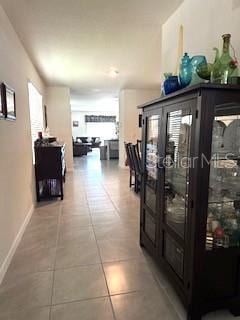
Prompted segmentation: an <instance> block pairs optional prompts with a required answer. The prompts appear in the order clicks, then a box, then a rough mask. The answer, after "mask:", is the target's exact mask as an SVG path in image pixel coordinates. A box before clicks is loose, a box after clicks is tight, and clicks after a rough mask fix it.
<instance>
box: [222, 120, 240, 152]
mask: <svg viewBox="0 0 240 320" xmlns="http://www.w3.org/2000/svg"><path fill="white" fill-rule="evenodd" d="M224 146H225V148H226V149H228V150H229V151H230V152H232V153H233V154H239V153H240V119H237V120H233V121H232V122H231V123H230V124H229V126H227V128H226V129H225V132H224Z"/></svg>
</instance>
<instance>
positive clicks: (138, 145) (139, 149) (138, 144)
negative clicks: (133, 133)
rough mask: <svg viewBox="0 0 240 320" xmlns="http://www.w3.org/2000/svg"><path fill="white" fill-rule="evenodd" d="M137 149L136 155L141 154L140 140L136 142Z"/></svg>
mask: <svg viewBox="0 0 240 320" xmlns="http://www.w3.org/2000/svg"><path fill="white" fill-rule="evenodd" d="M137 149H138V154H139V156H140V154H141V153H142V140H137Z"/></svg>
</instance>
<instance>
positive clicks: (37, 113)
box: [28, 82, 43, 163]
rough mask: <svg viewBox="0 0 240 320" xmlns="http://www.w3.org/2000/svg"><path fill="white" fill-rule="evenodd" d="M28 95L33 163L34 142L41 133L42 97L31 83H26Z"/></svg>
mask: <svg viewBox="0 0 240 320" xmlns="http://www.w3.org/2000/svg"><path fill="white" fill-rule="evenodd" d="M28 94H29V109H30V122H31V137H32V152H33V163H35V157H34V141H35V140H36V139H37V138H38V132H40V131H43V106H42V95H41V94H40V93H39V92H38V90H37V89H36V88H35V87H34V85H33V84H32V83H31V82H29V83H28Z"/></svg>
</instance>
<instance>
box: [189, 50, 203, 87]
mask: <svg viewBox="0 0 240 320" xmlns="http://www.w3.org/2000/svg"><path fill="white" fill-rule="evenodd" d="M191 63H192V80H191V83H190V85H195V84H198V83H201V82H203V79H201V78H200V77H199V76H198V73H197V68H198V66H199V65H202V64H205V65H207V60H206V58H205V56H193V57H192V59H191Z"/></svg>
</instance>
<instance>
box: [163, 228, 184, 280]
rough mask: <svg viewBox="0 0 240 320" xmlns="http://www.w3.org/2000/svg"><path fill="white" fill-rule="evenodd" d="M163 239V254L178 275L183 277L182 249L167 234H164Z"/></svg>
mask: <svg viewBox="0 0 240 320" xmlns="http://www.w3.org/2000/svg"><path fill="white" fill-rule="evenodd" d="M164 240H165V241H164V256H165V258H166V260H167V261H168V263H169V264H170V265H171V267H172V268H173V269H174V271H175V272H176V273H177V274H178V276H179V277H180V278H183V261H184V252H183V249H182V248H181V247H180V246H179V245H178V243H177V242H176V241H175V240H174V239H173V238H172V237H170V236H169V235H167V234H166V235H165V239H164Z"/></svg>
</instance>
